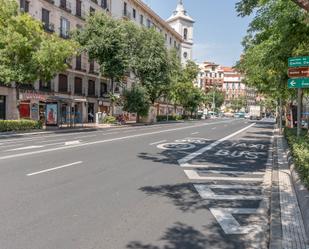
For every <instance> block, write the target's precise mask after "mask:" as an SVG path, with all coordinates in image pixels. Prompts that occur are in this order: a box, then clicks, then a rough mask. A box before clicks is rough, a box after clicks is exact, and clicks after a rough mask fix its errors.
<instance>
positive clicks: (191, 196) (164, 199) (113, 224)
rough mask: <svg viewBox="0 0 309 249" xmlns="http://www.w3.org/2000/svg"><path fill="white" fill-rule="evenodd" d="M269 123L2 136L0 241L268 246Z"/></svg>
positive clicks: (10, 246) (66, 246) (65, 245)
mask: <svg viewBox="0 0 309 249" xmlns="http://www.w3.org/2000/svg"><path fill="white" fill-rule="evenodd" d="M272 136H273V124H272V123H266V122H261V121H257V122H256V123H254V122H251V121H248V120H245V119H211V120H205V121H195V122H184V123H174V124H159V125H153V126H139V127H122V128H109V129H102V130H95V131H85V132H78V133H76V132H75V133H74V132H72V133H55V134H39V135H33V136H17V137H5V138H1V139H0V188H1V190H2V191H1V193H0V202H1V208H0V217H1V221H2V222H1V226H0V241H1V248H3V249H17V248H23V249H42V248H44V249H78V248H80V249H122V248H130V249H205V248H211V249H217V248H218V249H219V248H220V249H223V248H224V249H250V248H259V249H264V248H265V249H266V248H267V245H268V242H269V215H270V210H269V205H270V203H269V199H270V195H271V191H270V187H271V168H272Z"/></svg>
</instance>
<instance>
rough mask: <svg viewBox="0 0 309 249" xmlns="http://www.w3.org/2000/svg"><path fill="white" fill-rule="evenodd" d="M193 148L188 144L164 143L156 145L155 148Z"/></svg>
mask: <svg viewBox="0 0 309 249" xmlns="http://www.w3.org/2000/svg"><path fill="white" fill-rule="evenodd" d="M195 147H196V146H195V145H194V144H188V143H165V144H159V145H157V148H159V149H161V150H190V149H193V148H195Z"/></svg>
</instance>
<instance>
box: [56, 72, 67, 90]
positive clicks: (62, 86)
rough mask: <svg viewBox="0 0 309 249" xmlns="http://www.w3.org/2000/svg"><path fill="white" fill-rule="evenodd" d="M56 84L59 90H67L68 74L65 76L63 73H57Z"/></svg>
mask: <svg viewBox="0 0 309 249" xmlns="http://www.w3.org/2000/svg"><path fill="white" fill-rule="evenodd" d="M58 84H59V85H58V91H59V92H63V93H65V92H68V76H66V75H65V74H59V81H58Z"/></svg>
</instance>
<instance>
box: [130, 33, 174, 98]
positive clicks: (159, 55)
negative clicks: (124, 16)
mask: <svg viewBox="0 0 309 249" xmlns="http://www.w3.org/2000/svg"><path fill="white" fill-rule="evenodd" d="M139 36H140V37H139V41H140V42H139V46H138V49H136V50H135V53H134V57H133V59H132V64H131V68H132V70H133V72H134V73H135V75H136V76H137V77H138V79H139V81H140V83H141V84H142V86H144V87H145V88H146V89H147V92H148V94H149V98H150V101H151V103H152V104H154V103H155V101H156V100H158V99H159V98H160V97H162V96H163V95H164V93H165V92H166V88H167V87H168V85H169V84H170V78H169V71H168V69H169V63H168V52H167V49H166V47H165V41H164V38H163V36H162V35H161V34H160V33H159V32H157V31H156V30H155V29H154V28H150V29H147V28H142V30H141V32H139Z"/></svg>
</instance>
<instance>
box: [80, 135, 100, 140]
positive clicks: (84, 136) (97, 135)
mask: <svg viewBox="0 0 309 249" xmlns="http://www.w3.org/2000/svg"><path fill="white" fill-rule="evenodd" d="M97 136H98V135H87V136H80V137H75V139H78V138H87V137H97Z"/></svg>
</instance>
